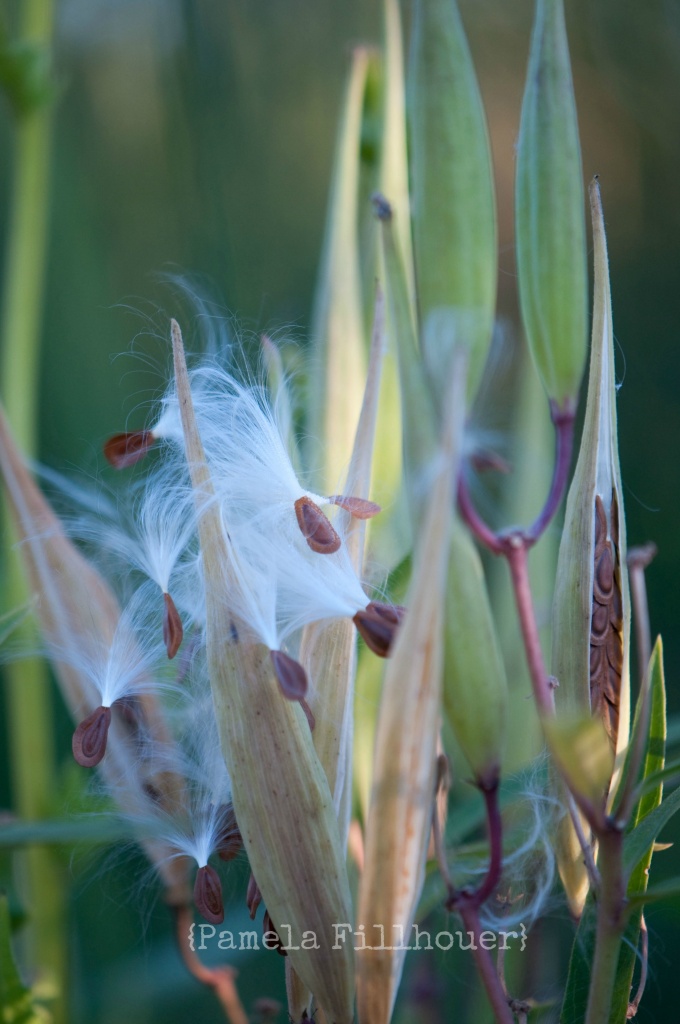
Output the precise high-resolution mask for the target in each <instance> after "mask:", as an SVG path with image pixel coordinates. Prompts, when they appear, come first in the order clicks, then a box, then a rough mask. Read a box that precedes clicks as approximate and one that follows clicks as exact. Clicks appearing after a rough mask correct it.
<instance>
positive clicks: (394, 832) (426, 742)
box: [357, 352, 465, 1024]
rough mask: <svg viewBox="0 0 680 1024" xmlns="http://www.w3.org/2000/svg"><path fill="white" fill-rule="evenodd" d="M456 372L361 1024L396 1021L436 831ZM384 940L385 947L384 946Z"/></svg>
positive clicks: (390, 705) (368, 907)
mask: <svg viewBox="0 0 680 1024" xmlns="http://www.w3.org/2000/svg"><path fill="white" fill-rule="evenodd" d="M452 365H453V368H454V381H453V387H452V389H451V393H450V397H449V400H448V402H447V423H446V427H445V430H444V437H443V440H442V445H441V448H440V449H439V451H438V453H437V456H436V458H438V460H439V464H438V465H437V467H436V468H437V472H436V474H433V476H434V482H433V485H432V488H431V490H430V493H429V496H428V500H427V502H426V503H425V506H424V508H425V514H424V518H423V521H422V523H421V531H420V534H419V543H418V547H417V549H416V554H415V561H414V573H413V578H412V581H411V586H410V589H409V594H408V599H407V603H408V606H409V612H408V615H407V616H406V617H405V619H404V622H403V624H402V626H401V628H400V630H399V632H398V634H397V639H396V643H395V647H394V651H393V653H392V656H391V658H390V660H389V661H388V663H387V668H386V671H385V679H384V683H383V690H382V698H381V702H380V711H379V715H378V726H377V735H376V749H375V760H374V774H373V785H372V790H371V801H370V808H369V814H368V821H367V826H366V854H365V863H364V870H363V873H362V876H361V882H360V887H359V913H358V923H359V926H362V925H363V927H364V929H365V934H366V935H367V937H369V938H368V939H367V941H368V942H369V943H370V944H371V945H373V946H378V947H379V946H382V947H383V948H373V949H368V948H367V949H365V950H363V951H362V953H361V955H360V957H359V958H358V959H357V969H358V976H357V1002H358V1010H359V1019H360V1021H361V1022H362V1024H388V1022H389V1020H390V1017H391V1015H392V1009H393V1006H394V1000H395V997H396V993H397V989H398V986H399V981H400V978H401V972H402V969H403V964H404V950H403V948H402V949H399V948H394V947H400V946H401V947H406V946H407V945H408V934H409V931H410V929H411V927H412V925H413V919H414V915H415V911H416V906H417V903H418V899H419V897H420V893H421V889H422V884H423V880H424V872H425V860H426V856H427V848H428V843H429V837H430V830H431V825H432V813H433V806H434V781H435V769H436V762H437V752H438V748H437V742H438V737H439V728H440V718H441V703H442V668H443V644H444V637H443V612H444V607H445V602H446V573H447V566H448V558H447V551H448V543H449V535H450V527H451V518H452V517H451V502H452V494H453V485H454V481H455V480H456V478H457V473H458V459H459V451H460V437H461V434H462V428H463V419H464V405H465V373H464V357H463V355H462V353H461V352H457V353H456V354H455V356H454V360H453V364H452ZM383 930H384V931H383ZM383 934H384V936H385V939H384V942H380V936H381V935H383ZM373 939H374V940H375V941H372V940H373ZM402 939H403V940H406V941H400V940H402ZM390 947H393V948H390Z"/></svg>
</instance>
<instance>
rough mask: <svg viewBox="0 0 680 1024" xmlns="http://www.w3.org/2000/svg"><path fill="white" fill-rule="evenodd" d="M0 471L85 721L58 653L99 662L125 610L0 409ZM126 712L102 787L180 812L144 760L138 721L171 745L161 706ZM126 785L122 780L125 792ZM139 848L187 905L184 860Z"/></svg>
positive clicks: (67, 691)
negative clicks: (67, 526)
mask: <svg viewBox="0 0 680 1024" xmlns="http://www.w3.org/2000/svg"><path fill="white" fill-rule="evenodd" d="M0 472H2V476H3V478H4V481H5V486H6V488H7V494H8V498H9V504H10V509H11V511H12V515H13V517H14V521H15V524H16V529H17V534H18V536H19V537H20V538H21V540H22V542H23V543H22V544H21V545H20V548H19V551H20V553H21V557H22V560H23V563H24V567H25V570H26V575H27V577H28V580H29V583H30V586H31V588H32V590H33V592H34V593H35V594H37V595H38V596H39V598H40V600H39V601H38V602H37V603H36V608H37V615H38V619H39V621H40V626H41V628H42V631H43V633H44V635H45V637H46V639H47V642H48V646H50V647H51V648H53V651H54V653H53V654H52V656H51V660H52V664H53V667H54V670H55V674H56V677H57V680H58V683H59V687H60V690H61V693H62V695H63V698H64V701H65V703H66V705H67V707H68V709H69V712H70V714H71V717H72V718H73V720H74V721H75V722H76V723H80V722H81V719H82V715H83V708H91V707H93V705H95V704H96V703H97V701H96V695H95V693H94V691H93V687H92V685H91V683H90V681H89V680H88V679H87V678H86V676H85V675H84V673H83V672H81V671H79V670H78V668H77V667H75V664H76V662H77V660H76V662H74V661H71V660H69V659H68V658H62V659H60V657H59V652H60V651H61V652H68V651H70V650H75V651H77V652H78V654H79V655H80V656H83V657H87V656H88V654H90V653H91V655H92V658H93V659H96V657H97V652H98V651H99V650H100V649H101V645H102V644H104V645H107V644H110V643H111V641H112V639H113V636H114V633H115V631H116V626H117V624H118V621H119V619H120V614H121V612H120V608H119V606H118V603H117V601H116V598H115V596H114V594H113V593H112V591H111V590H110V588H109V586H108V584H107V583H106V581H105V580H104V579H103V577H102V576H100V574H99V572H98V571H97V570H96V569H95V567H94V566H93V565H91V564H90V563H89V562H88V561H87V560H86V559H85V558H84V557H83V555H82V554H81V553H80V552H79V551H78V550H77V548H76V547H75V546H74V545H73V544H72V542H71V541H70V540H69V539H68V537H67V536H66V534H65V533H64V530H63V527H62V525H61V523H60V521H59V519H58V518H57V516H56V515H55V514H54V512H53V511H52V509H51V508H50V506H49V505H48V503H47V501H46V500H45V498H44V497H43V495H42V493H41V491H40V489H39V488H38V487H37V486H36V483H35V481H34V480H33V478H32V476H31V474H30V473H29V471H28V469H27V468H26V466H25V464H24V462H23V459H22V458H21V455H20V453H19V451H18V450H17V447H16V445H15V443H14V439H13V437H12V434H11V432H10V429H9V425H8V423H7V420H6V418H5V415H4V413H3V411H2V409H0ZM99 710H100V712H101V709H99ZM128 710H129V709H128ZM121 712H122V713H121V714H118V715H112V716H111V723H110V727H109V729H108V736H107V738H106V748H105V749H106V756H105V757H104V756H103V753H104V751H103V750H101V751H100V752H101V754H102V758H101V764H100V767H99V770H100V772H101V773H102V776H103V778H104V781H105V782H106V783H107V784H108V785H109V787H110V789H111V791H112V792H113V793H115V795H116V799H117V801H118V803H119V805H120V807H121V809H122V810H123V812H124V813H127V814H130V815H131V816H132V817H134V818H139V817H140V815H142V816H143V814H144V808H145V805H147V801H148V800H149V799H154V800H155V802H157V803H159V804H161V806H163V807H165V808H167V809H168V810H171V809H172V810H174V811H175V812H176V810H177V807H178V806H179V807H181V805H182V801H183V799H184V794H183V783H182V780H181V779H180V778H179V777H178V776H176V775H174V773H172V772H169V771H160V772H159V771H158V770H157V766H156V767H153V766H152V764H149V763H147V761H146V759H145V758H143V757H142V758H140V756H139V744H138V735H139V727H140V723H141V724H142V725H143V730H144V732H145V733H146V735H147V736H148V737H149V740H150V742H152V743H154V744H157V745H160V746H161V747H164V748H166V749H167V747H168V744H169V743H170V735H169V732H168V730H167V727H166V725H165V721H164V717H163V712H162V708H161V706H160V704H159V702H158V701H157V700H156V698H155V696H154V695H153V694H151V693H140V694H139V695H138V696H137V697H136V699H135V711H134V716H130V715H129V716H128V718H127V719H126V717H125V714H124V712H125V707H124V706H123V707H121ZM104 717H105V718H106V717H107V716H104ZM76 732H77V730H76ZM81 732H82V730H81ZM76 745H77V746H78V745H79V741H76ZM74 753H76V751H74ZM76 756H77V757H78V753H76ZM86 756H87V753H86ZM93 763H94V762H93ZM131 766H133V767H132V768H131ZM121 780H125V784H124V786H122V785H121V784H120V783H121ZM152 793H153V794H155V796H154V797H153V798H152V797H151V795H150V794H152ZM140 845H141V846H142V847H143V849H144V851H145V853H146V855H147V856H148V857H149V859H150V861H151V862H152V864H154V865H155V867H156V868H157V870H158V873H159V875H160V877H161V879H162V880H163V884H164V885H165V887H166V894H165V895H166V900H167V902H168V903H170V904H172V905H180V904H186V903H187V902H189V899H190V889H189V885H188V862H187V861H186V859H185V858H182V857H176V856H175V855H174V854H175V851H174V850H173V849H172V848H171V847H170V846H168V844H167V843H165V842H164V841H163V840H160V839H156V838H143V839H141V840H140Z"/></svg>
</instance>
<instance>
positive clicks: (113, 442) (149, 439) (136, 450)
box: [104, 430, 156, 469]
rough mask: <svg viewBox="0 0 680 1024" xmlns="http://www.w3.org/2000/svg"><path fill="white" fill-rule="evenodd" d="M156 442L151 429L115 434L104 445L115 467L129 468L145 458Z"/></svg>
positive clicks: (109, 459)
mask: <svg viewBox="0 0 680 1024" xmlns="http://www.w3.org/2000/svg"><path fill="white" fill-rule="evenodd" d="M155 442H156V438H155V437H154V435H153V433H152V432H151V431H150V430H133V431H130V432H128V433H123V434H114V435H113V437H110V438H109V439H108V441H107V442H106V443H105V445H104V455H105V456H106V459H107V461H108V462H110V463H111V465H112V466H113V467H114V468H115V469H127V468H128V466H134V464H135V463H136V462H139V461H140V459H143V458H144V456H145V455H146V453H147V452H148V451H149V449H150V448H152V447H153V445H154V444H155Z"/></svg>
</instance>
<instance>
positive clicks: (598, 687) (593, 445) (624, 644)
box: [553, 182, 630, 907]
mask: <svg viewBox="0 0 680 1024" xmlns="http://www.w3.org/2000/svg"><path fill="white" fill-rule="evenodd" d="M590 202H591V208H592V217H593V245H594V263H595V280H594V312H593V334H592V347H591V354H590V371H589V378H588V402H587V406H586V414H585V421H584V425H583V436H582V439H581V446H580V450H579V456H578V461H577V464H576V469H575V471H574V479H573V481H572V484H571V487H570V489H569V495H568V498H567V507H566V513H565V521H564V530H563V533H562V541H561V544H560V552H559V558H558V564H557V579H556V584H555V598H554V604H553V672H554V674H555V676H556V678H557V681H558V683H559V686H558V687H557V690H556V693H555V698H556V707H557V713H558V715H559V714H566V715H569V716H578V715H583V714H584V712H586V713H587V712H588V711H590V712H592V713H593V714H594V715H596V716H597V717H599V718H600V719H601V720H602V722H603V724H604V727H605V729H606V732H607V735H608V737H609V742H610V745H611V748H612V750H613V751H614V752H615V753H617V754H618V753H620V751H621V750H623V749H624V748H625V746H626V745H627V743H628V733H629V720H630V680H629V667H628V659H629V638H630V608H629V594H628V572H627V569H626V533H625V520H624V515H623V495H622V490H621V470H620V467H619V454H618V442H617V431H616V386H615V377H614V342H613V331H612V313H611V296H610V290H609V270H608V264H607V243H606V239H605V233H604V220H603V216H602V206H601V201H600V192H599V187H598V185H597V182H593V183H592V184H591V186H590ZM606 788H607V787H605V790H606ZM603 795H604V794H603ZM567 831H569V829H567ZM564 845H565V847H567V846H568V845H569V843H568V842H566V840H565V844H564ZM572 846H573V849H574V850H576V849H577V848H576V847H575V845H573V844H572ZM576 859H577V861H578V863H579V865H580V862H581V857H580V852H578V851H577V852H576ZM572 868H573V865H572ZM567 870H568V871H569V873H570V874H571V875H574V874H576V875H580V879H581V892H580V894H579V893H578V889H579V886H578V885H576V884H575V883H573V884H572V885H571V886H570V887H569V889H568V895H569V896H570V898H571V899H572V902H573V904H574V905H575V906H576V907H578V904H579V902H581V901H582V898H583V896H584V891H585V890H584V889H583V886H584V885H585V872H584V870H583V869H582V866H581V870H580V872H579V871H573V870H572V869H567ZM562 874H563V879H565V878H566V876H565V871H564V870H563V871H562ZM565 884H567V883H566V881H565Z"/></svg>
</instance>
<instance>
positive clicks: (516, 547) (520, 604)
mask: <svg viewBox="0 0 680 1024" xmlns="http://www.w3.org/2000/svg"><path fill="white" fill-rule="evenodd" d="M503 553H504V555H505V557H506V558H507V560H508V565H509V567H510V574H511V576H512V588H513V590H514V593H515V601H516V603H517V614H518V615H519V621H520V626H521V629H522V638H523V640H524V649H525V651H526V656H527V662H528V664H529V672H530V674H531V682H532V686H533V689H534V697H535V698H536V704H537V705H538V709H539V711H540V713H541V714H543V715H552V714H554V713H555V697H554V694H553V690H552V687H551V685H550V682H549V680H548V675H547V673H546V670H545V664H544V662H543V651H542V650H541V641H540V639H539V636H538V625H537V623H536V615H535V613H534V603H533V601H532V598H531V584H530V583H529V559H528V554H529V552H528V548H527V546H526V543H525V541H524V539H523V538H522V537H521V536H518V535H517V534H515V535H513V536H511V537H509V538H508V544H507V545H506V547H505V550H504V552H503Z"/></svg>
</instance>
